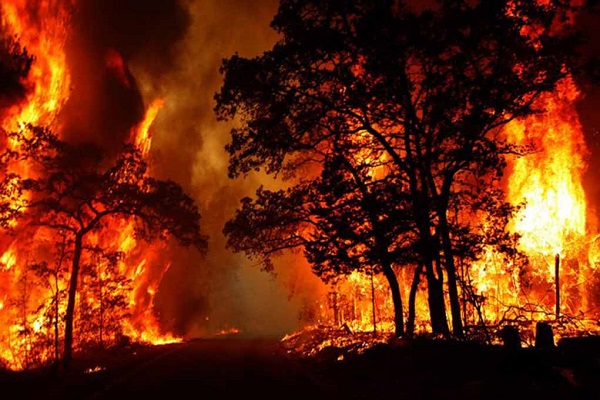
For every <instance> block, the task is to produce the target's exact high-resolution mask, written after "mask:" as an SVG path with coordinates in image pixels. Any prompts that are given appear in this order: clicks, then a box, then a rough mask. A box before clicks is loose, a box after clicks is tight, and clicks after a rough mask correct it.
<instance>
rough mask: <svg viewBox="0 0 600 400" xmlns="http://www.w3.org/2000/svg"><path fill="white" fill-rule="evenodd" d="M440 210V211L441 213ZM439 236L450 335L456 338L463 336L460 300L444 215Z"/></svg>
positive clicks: (441, 217) (441, 219)
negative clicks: (448, 307) (446, 277)
mask: <svg viewBox="0 0 600 400" xmlns="http://www.w3.org/2000/svg"><path fill="white" fill-rule="evenodd" d="M441 211H442V210H440V213H441ZM439 227H440V234H441V236H442V246H443V248H444V266H445V267H446V268H445V269H446V273H447V274H448V295H449V297H450V313H451V314H452V333H454V335H456V336H458V337H462V336H463V324H462V313H461V311H460V299H459V297H458V285H457V281H456V265H455V264H454V252H453V251H452V241H451V240H450V229H449V226H448V221H447V219H446V215H445V214H440V226H439Z"/></svg>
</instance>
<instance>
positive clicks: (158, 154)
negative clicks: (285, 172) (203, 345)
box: [63, 0, 320, 335]
mask: <svg viewBox="0 0 600 400" xmlns="http://www.w3.org/2000/svg"><path fill="white" fill-rule="evenodd" d="M276 8H277V2H276V0H261V1H258V2H257V1H251V0H243V1H238V0H210V1H206V0H189V1H180V2H178V1H175V0H152V1H148V0H130V1H125V2H124V1H120V0H110V1H107V0H81V1H79V2H78V3H77V4H76V10H75V13H74V18H73V32H72V34H71V37H70V39H69V42H68V44H67V52H68V56H69V65H70V69H71V74H72V78H73V91H72V94H71V98H70V100H69V102H68V103H67V105H66V107H65V110H64V115H63V116H64V118H63V120H64V129H65V136H66V138H67V139H69V140H71V141H80V142H82V143H92V144H94V145H95V146H97V147H100V148H102V149H103V150H104V151H105V152H107V153H106V154H109V155H110V154H111V152H114V151H116V150H118V148H119V146H120V144H121V143H122V142H123V140H124V139H125V138H126V137H127V135H128V134H129V131H130V128H131V127H132V126H134V125H135V124H136V123H137V122H139V121H140V120H141V118H143V113H144V109H145V107H147V106H148V104H149V103H151V102H152V101H154V100H156V99H162V100H164V107H163V109H161V111H160V112H159V113H158V115H157V118H156V120H155V122H154V125H153V127H152V136H153V138H152V140H153V143H152V150H151V157H152V160H153V164H152V165H153V171H152V173H153V174H154V175H155V176H157V177H158V178H161V179H173V180H175V181H177V182H178V183H180V184H181V185H182V186H183V187H184V189H185V190H186V191H187V192H188V193H190V194H191V195H192V196H193V197H194V198H195V199H196V200H197V202H198V204H199V206H200V209H201V212H202V216H203V219H202V226H203V230H204V233H205V234H207V235H209V237H210V243H209V251H208V254H207V255H206V256H205V257H204V258H202V257H200V256H199V255H198V254H197V253H196V252H194V251H192V250H187V249H180V248H178V247H176V246H171V247H172V249H171V254H170V258H171V260H172V266H171V268H170V269H169V271H168V272H167V273H166V275H165V277H164V279H163V282H162V284H161V286H160V288H159V293H158V295H157V308H158V311H159V312H160V315H161V320H162V321H163V324H164V326H165V327H166V328H170V329H174V330H175V331H176V332H177V333H183V334H189V335H201V334H209V333H214V332H215V331H217V330H220V329H226V328H228V327H236V328H240V329H241V330H242V331H244V332H246V333H249V334H282V333H285V332H289V331H290V330H293V329H295V328H296V327H297V322H298V318H297V316H298V311H299V307H301V305H302V303H303V302H306V301H309V299H310V297H311V291H312V290H318V289H319V287H320V286H319V285H318V281H317V279H316V278H315V277H314V276H312V275H311V273H310V269H309V268H308V267H307V266H306V265H304V264H302V263H301V260H302V258H301V257H299V256H298V257H288V258H287V261H286V263H285V266H284V267H282V268H280V270H279V272H280V276H279V278H277V279H276V278H274V277H271V276H269V275H267V274H266V273H264V272H262V271H260V269H259V267H258V266H255V265H250V263H249V262H248V261H247V260H246V259H245V258H244V257H243V256H242V255H235V254H232V253H231V252H229V251H227V250H226V249H225V239H224V238H223V237H222V234H221V230H222V228H223V224H224V223H225V221H226V220H227V219H229V218H231V217H232V216H233V213H234V211H235V209H236V208H237V206H238V204H239V200H240V198H241V197H243V196H247V195H251V194H252V193H253V191H254V190H255V188H256V187H257V186H258V184H259V180H260V181H261V182H263V180H262V179H264V178H261V177H259V176H255V177H253V178H249V179H247V180H238V181H232V180H230V179H228V178H227V173H226V169H227V157H226V154H225V151H224V145H225V143H226V142H227V141H228V139H229V129H230V127H229V126H227V125H225V124H222V123H218V122H217V121H216V119H215V116H214V114H213V107H214V103H213V96H214V94H215V92H216V91H218V90H219V87H220V85H221V82H222V77H221V75H220V73H219V67H220V65H221V61H222V59H223V58H226V57H230V56H231V55H233V54H234V53H236V52H237V53H239V54H241V55H244V56H253V55H258V54H260V53H261V52H262V51H264V50H266V49H268V48H270V47H271V46H272V45H273V43H274V41H275V40H276V36H275V35H276V34H275V32H274V31H272V30H271V28H270V27H269V23H270V21H271V19H272V17H273V16H274V13H275V11H276ZM299 264H300V265H299ZM292 294H293V295H292Z"/></svg>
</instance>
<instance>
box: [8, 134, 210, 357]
mask: <svg viewBox="0 0 600 400" xmlns="http://www.w3.org/2000/svg"><path fill="white" fill-rule="evenodd" d="M6 140H11V141H12V143H13V144H14V146H13V148H12V149H8V150H7V151H6V152H5V153H4V154H3V155H2V158H1V159H2V160H3V162H4V172H5V177H4V180H3V182H2V187H1V190H0V193H1V194H2V197H3V201H2V208H1V209H2V210H3V211H4V213H3V220H2V224H3V225H4V226H8V227H10V226H14V225H15V224H16V223H17V222H18V223H19V224H25V225H27V226H30V227H33V228H40V229H41V231H38V232H47V235H50V236H52V235H56V237H62V236H64V237H65V238H66V239H65V245H66V248H67V252H68V259H69V260H70V263H71V268H70V272H69V274H70V277H69V284H68V295H67V306H66V310H65V315H64V320H65V333H64V354H63V362H64V365H65V367H68V365H69V362H70V360H71V358H72V349H73V339H74V338H73V324H74V318H75V306H76V298H77V295H78V293H79V286H78V285H79V275H80V271H81V268H82V266H88V271H86V273H87V274H88V276H89V275H95V276H97V277H98V276H100V277H101V276H102V274H103V273H109V272H110V268H111V266H112V267H113V269H114V265H115V263H116V262H117V259H114V260H112V261H111V262H108V263H106V264H101V265H104V267H102V268H100V267H99V265H98V263H97V262H96V263H94V261H93V259H94V257H92V256H97V254H98V253H99V252H100V253H102V251H103V249H102V248H98V247H97V245H92V243H94V241H92V242H90V237H94V236H95V237H98V236H102V234H103V233H104V232H106V231H107V230H109V229H111V224H113V226H115V224H116V225H118V221H122V220H125V221H134V222H135V231H134V234H135V237H136V238H140V239H144V240H154V239H161V240H165V239H166V238H167V237H168V236H170V235H172V236H174V237H175V238H176V239H177V240H178V241H179V243H181V244H182V245H185V246H190V245H193V246H196V247H197V248H198V249H200V250H203V249H204V248H205V246H206V238H205V237H204V236H203V235H201V233H200V213H199V211H198V209H197V207H196V205H195V203H194V200H193V199H192V198H190V197H189V196H188V195H186V194H185V193H184V192H183V190H182V188H181V187H180V186H179V185H178V184H177V183H175V182H173V181H168V180H157V179H154V178H152V177H151V176H149V175H148V174H147V169H148V166H147V163H146V162H145V161H144V159H143V158H142V154H141V153H140V151H139V150H138V149H137V148H136V147H134V146H126V147H125V148H124V150H123V151H122V152H121V154H120V155H119V157H118V158H117V160H116V161H115V162H114V163H110V162H107V161H106V160H103V159H102V158H101V157H95V159H90V158H89V157H85V156H84V153H83V152H82V151H81V148H80V147H78V146H75V145H71V144H68V143H66V142H64V141H61V140H59V139H58V138H57V137H56V135H54V134H53V133H52V132H51V131H50V130H48V129H46V128H40V127H33V126H29V127H27V128H26V129H24V130H23V131H20V132H13V133H9V134H8V135H7V137H6ZM92 154H93V152H92ZM18 163H26V164H27V166H28V169H27V175H26V176H25V175H24V176H22V175H19V174H17V173H15V172H7V171H15V170H19V169H18V168H15V165H14V164H18ZM113 229H114V228H113ZM105 255H107V256H110V254H109V253H105ZM114 257H115V256H112V258H114ZM109 258H111V257H109ZM90 264H94V265H95V268H93V269H92V268H91V267H89V265H90ZM103 268H104V270H103ZM117 278H118V277H117ZM113 283H114V282H113ZM96 289H98V290H102V288H101V287H100V288H96ZM93 292H94V291H93V290H92V291H91V292H90V295H92V296H93V295H94V293H93ZM99 300H100V301H106V300H107V299H106V298H102V295H100V299H99ZM122 300H123V299H121V300H119V298H115V297H114V296H113V298H112V299H109V301H112V302H113V303H114V302H119V301H122ZM103 316H104V314H103V313H101V315H100V317H103ZM102 324H103V322H102V321H100V327H102Z"/></svg>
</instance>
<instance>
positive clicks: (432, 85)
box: [215, 0, 578, 335]
mask: <svg viewBox="0 0 600 400" xmlns="http://www.w3.org/2000/svg"><path fill="white" fill-rule="evenodd" d="M545 3H546V4H543V5H542V4H536V3H534V2H529V1H518V0H517V1H512V0H511V1H508V0H507V1H494V2H468V1H461V0H449V1H443V2H439V4H437V5H436V6H435V7H433V8H432V9H430V10H425V11H419V12H418V11H413V10H411V9H410V8H409V7H408V6H407V5H406V4H405V3H404V2H402V1H392V0H389V1H378V2H371V1H366V0H364V1H354V2H338V1H320V2H316V1H311V0H284V1H281V2H280V6H279V10H278V13H277V15H276V16H275V18H274V20H273V22H272V27H273V28H274V29H275V30H276V31H277V32H278V33H279V34H280V35H281V38H280V40H279V41H278V42H277V43H276V44H275V46H274V47H273V49H271V50H269V51H267V52H265V53H263V54H262V55H260V56H258V57H255V58H252V59H248V58H244V57H241V56H239V55H234V56H232V57H230V58H229V59H226V60H224V62H223V65H222V73H223V74H224V84H223V86H222V88H221V91H220V92H219V93H217V95H216V100H217V105H216V107H215V111H216V113H217V116H218V117H219V118H220V119H221V120H229V119H233V118H234V117H239V118H238V119H237V121H239V122H240V123H239V125H237V126H236V127H235V128H234V129H232V131H231V142H230V143H229V144H228V145H227V147H226V149H227V151H228V153H229V155H230V165H229V173H230V176H231V177H239V176H243V175H246V174H248V173H250V172H251V171H254V170H260V169H264V170H265V171H266V172H267V173H271V174H283V176H284V177H294V176H295V177H300V176H302V175H301V174H303V175H306V173H305V171H306V166H307V165H311V166H313V169H314V170H316V171H317V175H318V174H319V173H323V174H325V173H326V172H327V168H326V165H325V164H326V162H327V161H328V160H332V159H336V158H342V159H345V160H350V164H351V165H354V166H357V165H358V166H360V165H361V164H362V165H364V164H365V163H364V161H359V160H358V159H357V158H360V156H361V155H360V153H357V151H356V147H355V146H348V144H349V143H353V142H354V143H361V144H362V147H363V148H364V149H365V151H367V152H370V153H372V154H376V153H379V155H378V157H379V158H380V159H381V158H383V159H385V160H386V165H387V171H386V172H385V173H386V174H388V175H389V176H391V177H393V178H394V179H391V180H390V181H389V184H390V185H397V186H398V187H399V190H396V191H395V192H400V193H401V196H399V197H397V198H394V199H393V200H392V199H390V201H389V202H388V203H387V205H385V207H386V208H387V209H392V208H394V207H400V208H401V209H407V210H409V215H410V218H411V224H412V226H413V227H414V231H412V230H410V235H409V236H408V237H407V239H408V240H410V241H412V242H413V243H412V246H410V248H413V249H415V250H416V252H417V254H418V255H419V263H420V264H421V266H422V270H423V271H424V275H425V277H426V279H427V283H428V285H427V286H428V302H429V308H430V316H431V324H432V329H433V331H434V332H436V333H442V334H448V333H449V329H448V322H447V319H446V306H445V298H444V297H445V296H444V286H445V285H447V288H448V294H449V304H450V311H451V316H452V330H453V333H454V334H456V335H462V333H463V332H462V331H463V326H462V318H461V309H460V301H459V290H458V282H457V272H456V256H457V255H456V251H457V249H456V243H457V242H460V241H461V239H460V236H461V235H462V236H464V235H468V234H469V232H471V231H473V229H474V227H473V226H472V224H470V223H469V222H468V221H467V222H464V221H463V222H461V221H458V220H455V221H450V220H449V216H450V212H451V208H452V209H457V208H458V209H461V208H466V209H468V208H471V205H469V204H467V203H466V202H465V203H463V202H461V196H460V193H461V192H462V191H464V190H465V188H467V187H469V185H472V183H473V182H478V181H479V180H481V179H482V177H484V176H488V175H491V176H492V178H490V179H491V180H490V182H493V181H494V180H497V179H499V177H500V176H501V174H502V172H503V168H504V164H505V161H504V156H505V155H506V154H521V153H523V149H517V148H515V147H514V146H512V145H511V144H510V143H507V142H506V141H505V140H503V137H502V136H501V131H502V127H503V126H504V125H505V124H507V123H508V122H510V121H511V120H513V119H515V118H520V117H524V116H526V115H529V114H531V113H534V112H541V111H543V110H538V109H536V108H535V104H536V103H535V100H536V98H537V97H538V96H539V94H541V93H543V92H546V91H551V90H553V89H554V87H555V84H556V83H557V82H558V81H559V80H560V79H562V78H563V77H565V76H566V75H568V74H569V71H570V69H569V68H572V67H573V65H574V62H575V55H576V54H575V49H576V48H577V45H578V41H577V35H574V34H571V32H570V31H569V30H568V29H560V30H559V29H556V26H557V25H558V26H561V25H563V23H564V21H565V18H566V15H567V13H569V12H572V11H574V10H572V9H570V8H569V6H566V5H564V4H562V2H559V1H552V0H551V1H548V2H545ZM302 167H304V168H302ZM309 176H310V175H309ZM313 176H314V174H313ZM304 179H310V178H306V177H304ZM359 181H362V182H359ZM359 181H355V186H356V187H355V189H356V190H360V189H359V188H360V186H361V185H363V184H367V183H368V180H366V181H365V180H364V175H359ZM325 189H326V190H329V189H330V188H329V187H326V188H325ZM386 192H387V193H394V191H393V190H390V189H386ZM323 194H324V193H322V192H319V193H318V194H317V195H318V196H321V195H323ZM371 204H373V203H372V202H370V201H366V202H363V203H360V202H357V203H355V205H354V206H355V212H356V213H357V214H360V213H366V214H368V213H369V211H368V209H369V207H370V205H371ZM244 207H245V208H244V209H246V210H250V209H252V207H249V206H248V203H246V204H245V206H244ZM275 211H277V210H275ZM249 216H250V217H251V215H249ZM238 218H239V216H238ZM272 218H275V217H274V216H273V217H272ZM372 222H373V221H370V222H368V223H367V224H364V225H361V227H362V228H363V229H364V228H365V227H366V228H368V229H369V230H370V231H371V232H372V234H376V232H377V229H378V228H377V227H376V226H375V225H373V224H372ZM335 228H336V229H337V228H340V229H341V227H340V226H336V227H335ZM354 228H357V227H354ZM233 229H235V228H234V227H233V226H230V227H229V228H228V230H229V232H231V231H232V230H233ZM392 231H393V230H392ZM392 231H391V232H392ZM365 237H369V236H365ZM238 241H239V240H238ZM397 241H400V240H399V239H395V240H394V242H397ZM390 243H392V242H389V243H385V242H384V243H381V244H380V245H381V246H382V248H383V247H385V246H386V245H389V244H390ZM384 250H385V249H384ZM386 253H389V254H394V252H393V251H392V252H391V253H390V251H389V248H388V249H387V250H385V251H383V252H379V253H378V254H379V255H378V256H377V257H381V255H385V254H386ZM378 261H379V263H380V264H381V263H382V261H383V260H381V259H380V260H378ZM391 262H402V260H401V259H398V260H393V259H392V260H391ZM418 271H420V269H418ZM419 274H420V272H417V275H419Z"/></svg>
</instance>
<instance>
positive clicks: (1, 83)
mask: <svg viewBox="0 0 600 400" xmlns="http://www.w3.org/2000/svg"><path fill="white" fill-rule="evenodd" d="M32 62H33V57H32V56H31V55H30V54H29V53H28V52H27V50H26V49H24V48H23V47H21V45H20V44H19V41H18V38H17V37H14V36H10V35H9V34H8V33H7V32H6V29H5V27H4V26H3V25H2V22H1V21H0V115H1V113H2V110H3V109H4V108H6V107H8V106H10V105H12V104H14V102H15V101H16V100H19V99H20V98H22V97H23V96H24V95H25V93H26V92H27V85H26V82H25V79H26V78H27V75H28V74H29V70H30V69H31V63H32Z"/></svg>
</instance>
